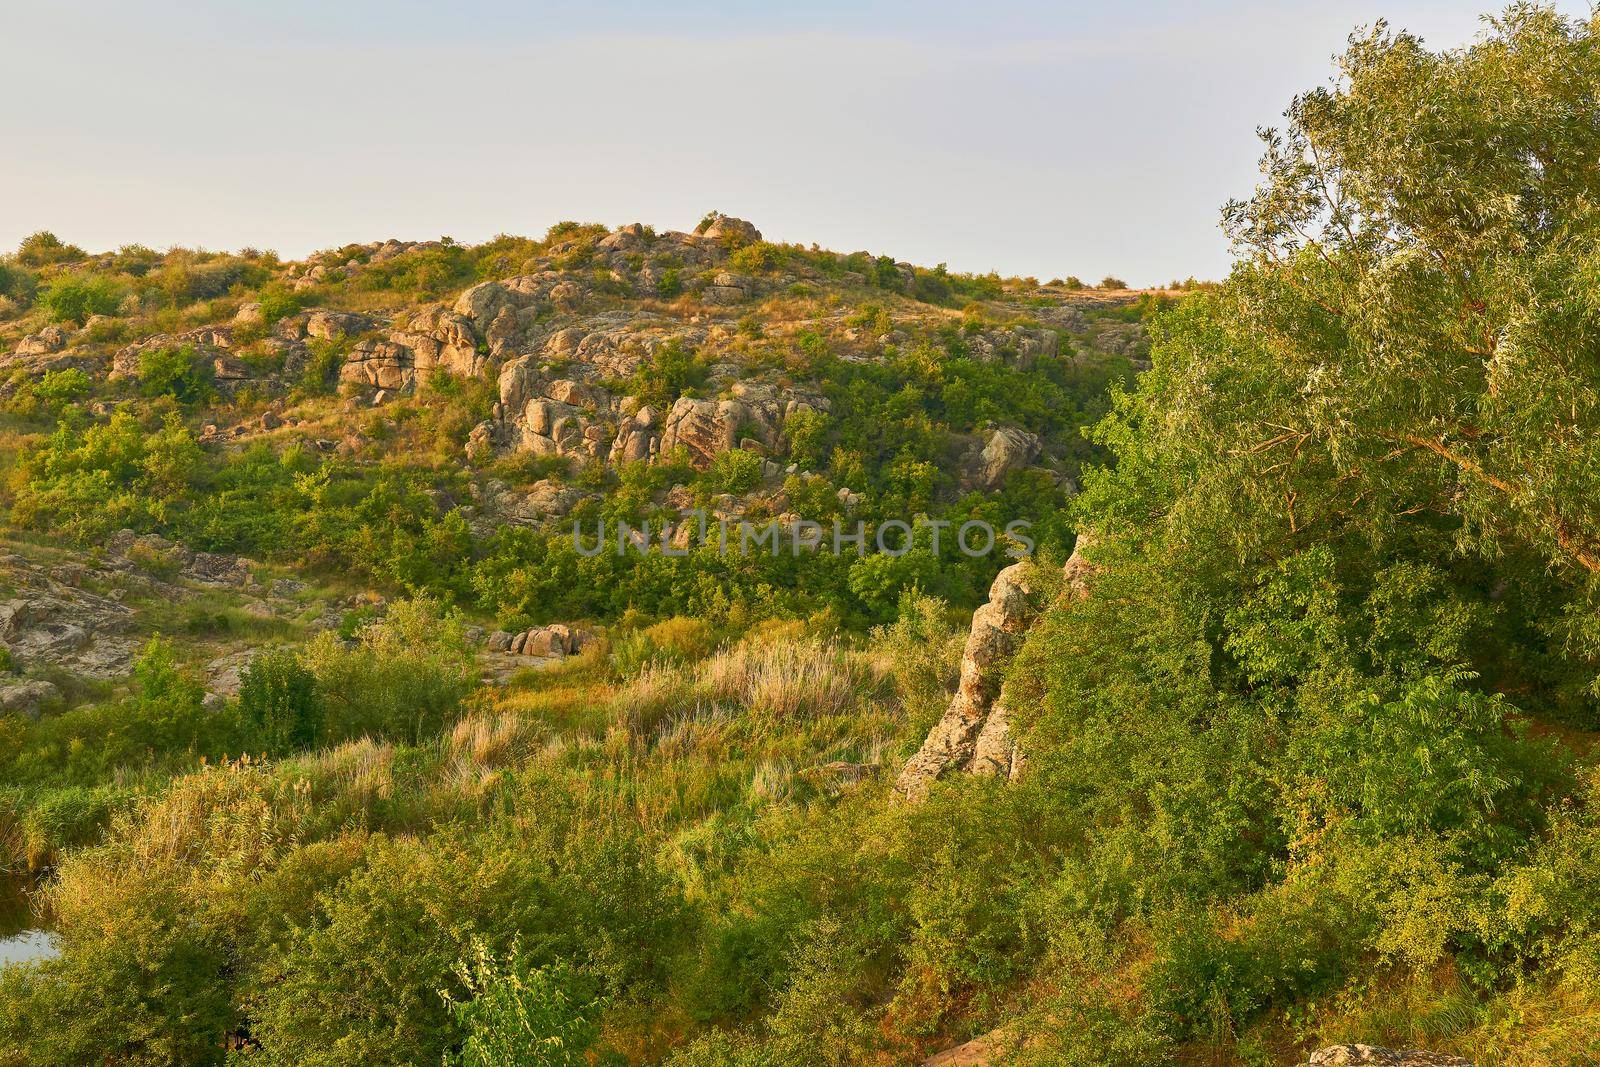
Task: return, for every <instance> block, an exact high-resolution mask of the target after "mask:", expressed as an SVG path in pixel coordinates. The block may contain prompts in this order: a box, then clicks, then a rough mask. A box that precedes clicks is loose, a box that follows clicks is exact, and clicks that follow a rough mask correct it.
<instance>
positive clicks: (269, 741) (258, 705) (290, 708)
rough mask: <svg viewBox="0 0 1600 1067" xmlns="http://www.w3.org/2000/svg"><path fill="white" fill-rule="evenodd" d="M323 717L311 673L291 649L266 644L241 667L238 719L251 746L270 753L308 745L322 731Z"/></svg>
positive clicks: (319, 697) (277, 753) (275, 753)
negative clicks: (265, 648) (247, 663)
mask: <svg viewBox="0 0 1600 1067" xmlns="http://www.w3.org/2000/svg"><path fill="white" fill-rule="evenodd" d="M322 717H323V716H322V697H321V695H320V694H319V693H318V692H317V688H316V676H315V675H313V674H312V673H311V671H310V670H309V669H307V667H306V666H305V664H304V663H303V662H302V661H301V659H300V657H299V656H297V655H296V654H295V653H294V652H292V651H290V650H288V649H282V648H276V649H268V650H266V651H264V652H262V653H260V654H258V655H257V656H256V657H255V658H254V659H252V660H251V661H250V665H249V666H248V667H246V668H245V671H244V674H243V675H242V676H241V679H240V686H239V719H240V722H241V724H242V725H243V727H244V729H245V730H246V732H247V735H248V736H249V738H250V739H251V741H252V742H253V743H254V744H253V746H252V747H256V748H259V749H260V750H262V751H265V752H267V753H269V754H271V755H284V754H286V753H289V752H294V751H296V750H298V749H303V748H309V747H311V745H312V744H314V743H315V742H316V741H317V740H318V739H319V738H320V737H321V734H322Z"/></svg>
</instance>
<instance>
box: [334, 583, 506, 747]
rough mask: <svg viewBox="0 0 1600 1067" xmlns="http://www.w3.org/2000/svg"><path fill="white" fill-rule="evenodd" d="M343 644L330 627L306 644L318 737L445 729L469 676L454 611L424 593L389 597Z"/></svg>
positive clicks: (416, 734) (416, 737)
mask: <svg viewBox="0 0 1600 1067" xmlns="http://www.w3.org/2000/svg"><path fill="white" fill-rule="evenodd" d="M356 640H357V644H356V647H355V648H352V649H346V648H345V647H343V646H342V645H341V644H340V642H339V640H338V638H337V637H336V636H335V635H334V634H331V633H323V634H320V635H318V637H317V638H316V639H315V640H314V641H312V642H311V644H310V645H308V646H307V648H306V666H307V668H308V669H309V670H310V671H311V673H312V674H313V675H314V676H315V677H316V680H317V689H318V693H319V694H320V697H321V701H322V705H323V730H322V735H323V740H324V741H341V740H345V739H348V738H353V737H361V736H369V737H376V738H383V739H393V740H398V741H406V742H409V743H412V744H415V743H417V742H419V741H421V740H422V739H424V738H427V737H431V736H433V735H435V734H437V733H439V732H440V731H441V730H443V729H444V728H445V726H447V725H448V724H449V723H450V722H451V721H453V719H454V718H455V716H456V713H457V711H458V710H459V709H460V706H461V701H462V700H463V699H464V698H465V697H466V695H467V693H469V692H470V691H471V689H472V687H473V685H474V684H475V682H476V678H475V676H474V673H473V669H472V657H471V655H470V653H469V652H468V650H467V645H466V638H465V636H464V635H463V632H462V624H461V620H460V617H459V616H458V615H456V614H455V613H453V612H446V611H445V610H444V609H443V608H441V606H440V605H439V603H438V602H437V601H434V600H431V599H428V598H427V597H418V598H416V599H414V600H401V601H397V602H395V603H394V604H393V605H392V606H391V607H390V609H389V613H388V615H386V616H385V617H384V618H382V619H380V620H377V621H375V622H370V623H368V624H367V625H365V626H363V627H362V628H361V629H360V630H359V631H358V632H357V637H356Z"/></svg>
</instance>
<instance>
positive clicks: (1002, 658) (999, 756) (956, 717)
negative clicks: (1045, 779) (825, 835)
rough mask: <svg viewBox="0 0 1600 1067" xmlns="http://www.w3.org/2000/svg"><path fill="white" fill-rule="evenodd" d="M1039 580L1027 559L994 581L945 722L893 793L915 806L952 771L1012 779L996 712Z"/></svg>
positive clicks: (1011, 757)
mask: <svg viewBox="0 0 1600 1067" xmlns="http://www.w3.org/2000/svg"><path fill="white" fill-rule="evenodd" d="M1036 578H1037V576H1036V575H1035V574H1034V573H1033V565H1032V564H1031V563H1030V562H1028V561H1027V560H1024V561H1022V562H1021V563H1014V564H1012V565H1011V566H1009V567H1007V568H1006V569H1005V570H1003V571H1001V572H1000V573H999V574H998V575H996V576H995V580H994V584H993V585H992V586H990V587H989V600H988V602H987V603H985V604H982V605H980V606H979V608H978V610H977V611H975V612H973V615H972V630H971V632H970V633H969V634H968V636H967V644H966V647H965V648H964V649H963V651H962V653H961V679H960V681H959V682H958V683H957V684H956V692H955V696H953V697H952V698H951V700H950V706H949V707H948V708H947V709H946V710H945V713H944V717H943V718H941V719H940V720H939V722H938V723H937V724H936V725H935V726H934V728H933V729H932V730H931V731H929V733H928V736H927V738H926V739H925V740H924V741H923V742H922V747H921V748H920V749H918V750H917V753H916V755H914V756H912V757H911V759H910V760H909V761H907V763H906V765H905V767H904V768H903V769H902V770H901V772H900V777H899V779H898V780H897V781H896V782H895V788H896V789H897V790H899V792H900V793H901V794H903V795H904V796H906V797H907V798H908V799H910V800H913V801H919V800H922V799H923V798H925V797H926V796H927V795H928V790H929V789H930V788H931V787H932V785H933V782H934V781H935V780H936V779H938V778H939V777H940V776H941V775H942V774H944V773H946V772H947V771H950V770H969V771H973V772H975V773H980V774H1002V773H1003V774H1005V775H1006V776H1007V777H1010V776H1011V775H1012V774H1014V773H1016V772H1017V771H1018V770H1019V769H1020V768H1019V766H1018V763H1017V757H1016V750H1015V745H1014V744H1013V743H1012V741H1011V737H1010V730H1009V725H1008V722H1007V718H1006V714H1005V711H1004V709H998V716H997V714H996V712H997V709H996V700H997V698H998V697H999V695H1000V683H1001V680H1002V679H1003V678H1004V677H1005V670H1006V667H1007V666H1008V665H1009V664H1010V663H1011V658H1012V657H1013V656H1014V655H1016V651H1017V649H1018V648H1020V647H1021V645H1022V636H1023V634H1025V633H1026V632H1027V630H1028V627H1029V625H1031V624H1032V622H1033V618H1034V615H1035V614H1036V613H1037V612H1038V609H1039V597H1038V593H1037V584H1036ZM980 751H981V757H980V755H979V754H980Z"/></svg>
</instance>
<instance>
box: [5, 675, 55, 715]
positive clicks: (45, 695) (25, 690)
mask: <svg viewBox="0 0 1600 1067" xmlns="http://www.w3.org/2000/svg"><path fill="white" fill-rule="evenodd" d="M59 699H61V690H59V689H57V688H56V687H55V686H54V685H53V684H52V683H50V682H47V681H44V680H43V679H28V680H26V681H10V682H8V681H0V711H7V712H10V713H12V714H14V715H22V716H24V717H26V718H29V719H37V718H38V717H39V713H40V712H41V711H42V710H44V708H45V707H46V706H48V705H50V704H53V703H55V702H56V701H57V700H59Z"/></svg>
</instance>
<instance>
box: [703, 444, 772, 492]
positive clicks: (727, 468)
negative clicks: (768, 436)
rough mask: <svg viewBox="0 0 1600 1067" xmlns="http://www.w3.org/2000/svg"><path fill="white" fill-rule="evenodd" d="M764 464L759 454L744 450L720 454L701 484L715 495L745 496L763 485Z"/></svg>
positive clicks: (713, 460)
mask: <svg viewBox="0 0 1600 1067" xmlns="http://www.w3.org/2000/svg"><path fill="white" fill-rule="evenodd" d="M764 462H765V461H764V460H763V459H762V458H761V456H760V455H758V454H757V453H755V452H748V451H746V450H745V449H742V448H734V449H729V450H728V451H727V452H719V453H718V454H717V455H716V457H715V458H713V459H712V461H711V466H710V467H709V468H707V469H706V472H705V473H704V474H703V475H701V484H703V485H704V486H705V487H706V489H707V490H709V491H710V492H713V493H732V494H733V495H734V496H743V495H744V494H745V493H748V492H750V490H752V489H754V488H755V487H756V486H758V485H760V484H761V472H762V466H763V464H764Z"/></svg>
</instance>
